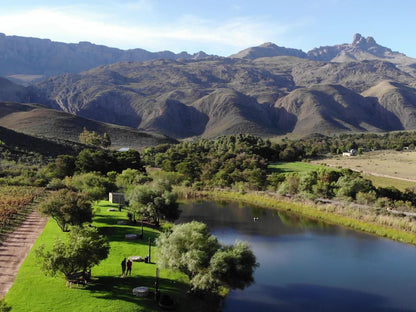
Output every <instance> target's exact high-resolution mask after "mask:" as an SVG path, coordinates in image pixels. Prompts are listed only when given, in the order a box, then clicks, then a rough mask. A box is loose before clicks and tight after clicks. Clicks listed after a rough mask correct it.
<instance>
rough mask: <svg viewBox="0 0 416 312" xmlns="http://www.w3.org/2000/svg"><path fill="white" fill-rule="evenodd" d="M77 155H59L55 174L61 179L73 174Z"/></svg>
mask: <svg viewBox="0 0 416 312" xmlns="http://www.w3.org/2000/svg"><path fill="white" fill-rule="evenodd" d="M75 169H76V166H75V157H74V156H70V155H59V156H58V157H57V158H56V160H55V170H54V175H55V177H57V178H59V179H63V178H65V177H67V176H72V175H73V174H74V172H75Z"/></svg>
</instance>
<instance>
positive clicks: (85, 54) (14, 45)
mask: <svg viewBox="0 0 416 312" xmlns="http://www.w3.org/2000/svg"><path fill="white" fill-rule="evenodd" d="M0 55H1V56H2V57H1V58H0V76H6V77H8V78H9V79H12V80H14V81H17V82H19V83H30V82H32V81H36V80H40V79H41V78H43V77H47V76H52V75H59V74H63V73H79V72H82V71H85V70H88V69H91V68H94V67H97V66H100V65H106V64H112V63H117V62H123V61H136V62H142V61H148V60H153V59H180V58H184V59H191V58H194V59H200V58H204V57H207V56H208V55H207V54H205V53H204V52H202V51H201V52H198V53H195V54H193V55H190V54H188V53H187V52H181V53H178V54H176V53H173V52H171V51H160V52H149V51H146V50H144V49H130V50H121V49H117V48H110V47H107V46H104V45H96V44H92V43H90V42H86V41H85V42H79V43H63V42H55V41H51V40H49V39H38V38H30V37H20V36H6V35H5V34H3V33H0Z"/></svg>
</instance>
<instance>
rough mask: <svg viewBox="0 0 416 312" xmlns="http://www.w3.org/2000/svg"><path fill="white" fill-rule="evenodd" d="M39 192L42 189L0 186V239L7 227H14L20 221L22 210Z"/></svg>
mask: <svg viewBox="0 0 416 312" xmlns="http://www.w3.org/2000/svg"><path fill="white" fill-rule="evenodd" d="M41 192H42V189H41V188H39V187H30V186H8V185H1V186H0V238H1V234H3V233H4V232H6V231H7V230H8V229H9V227H12V226H13V225H16V223H18V221H19V220H21V219H22V218H21V214H22V212H23V211H22V210H24V208H25V207H27V205H29V204H30V203H32V202H33V200H34V198H35V197H36V196H37V195H39V194H40V193H41ZM21 221H22V220H21ZM0 241H1V239H0Z"/></svg>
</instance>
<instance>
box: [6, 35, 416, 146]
mask: <svg viewBox="0 0 416 312" xmlns="http://www.w3.org/2000/svg"><path fill="white" fill-rule="evenodd" d="M17 39H19V40H17ZM2 40H3V42H5V41H7V40H15V41H18V42H20V45H19V47H20V48H19V50H15V52H14V54H13V53H12V54H11V55H12V57H9V58H8V61H4V60H1V61H0V63H1V62H5V64H6V63H7V66H4V67H3V65H2V66H0V68H2V69H1V72H0V74H2V75H4V76H6V77H8V78H14V79H15V80H14V81H17V80H16V77H26V78H27V77H31V75H32V76H42V77H44V76H48V77H47V78H46V79H43V80H42V81H39V82H36V83H31V84H30V85H28V86H21V85H17V84H15V83H12V82H10V81H8V80H6V79H2V80H0V100H3V101H12V102H25V103H27V102H34V103H40V104H43V105H46V106H48V107H50V108H53V109H56V110H61V111H64V112H67V113H70V114H73V115H77V116H80V117H83V118H87V120H97V121H101V122H105V123H111V124H116V125H121V126H127V127H130V128H136V129H139V130H140V131H152V132H160V133H162V134H164V135H168V136H170V137H173V138H189V137H216V136H219V135H224V134H233V133H241V132H244V133H251V134H255V135H261V136H274V135H280V134H287V133H291V132H293V133H296V134H300V135H302V134H310V133H323V134H331V133H340V132H346V131H355V132H357V131H360V132H361V131H392V130H414V129H416V59H414V58H411V57H407V56H406V55H404V54H402V53H399V52H394V51H392V50H391V49H389V48H386V47H383V46H381V45H379V44H377V42H376V41H375V40H374V39H373V38H372V37H367V38H364V37H362V36H361V35H359V34H356V35H354V38H353V41H352V43H351V44H340V45H335V46H325V47H319V48H315V49H313V50H311V51H309V52H303V51H301V50H297V49H290V48H284V47H279V46H277V45H275V44H273V43H265V44H262V45H260V46H258V47H252V48H248V49H245V50H243V51H240V52H239V53H236V54H233V55H231V56H229V57H219V56H208V55H206V54H205V53H203V52H200V53H198V54H195V55H189V54H187V53H181V54H174V53H171V52H170V53H169V52H158V53H155V54H152V53H151V52H143V51H144V50H140V49H135V50H128V51H122V50H118V49H113V48H107V47H104V46H96V45H93V44H90V43H79V44H72V45H71V44H63V43H54V42H52V41H48V40H40V39H34V38H27V40H28V42H31V43H32V44H33V45H35V43H39V42H40V45H41V46H48V45H49V46H53V45H56V49H57V50H53V49H51V50H52V51H51V53H52V52H53V51H55V52H53V53H56V55H60V53H58V52H56V51H58V50H59V49H64V50H63V51H66V52H65V53H68V54H63V55H67V62H68V64H69V63H70V62H73V63H72V64H73V66H71V70H68V68H66V67H65V66H64V65H65V63H63V62H62V61H60V60H59V58H58V56H57V57H56V58H50V60H52V61H50V60H49V61H48V60H47V59H46V58H45V55H44V54H42V53H40V52H39V51H43V50H42V49H41V48H36V49H35V48H34V46H33V47H32V48H31V49H29V48H27V46H26V48H24V46H25V45H24V43H23V42H24V40H23V39H22V37H8V36H3V37H2V36H1V35H0V55H2V53H3V52H2V51H3V50H5V51H6V50H7V51H10V49H11V48H10V45H9V44H2ZM87 47H88V49H87ZM22 50H24V51H26V52H27V53H26V54H25V53H23V52H19V51H22ZM29 51H32V52H29ZM33 51H38V52H36V53H35V52H33ZM80 51H81V52H80ZM86 51H88V53H87V52H86ZM139 52H140V53H139ZM8 53H11V52H8ZM31 53H32V54H31ZM53 53H52V54H53ZM95 53H97V54H98V56H96V57H94V56H93V55H95ZM124 53H127V54H124ZM4 54H7V53H4ZM7 55H9V54H7ZM116 55H117V57H116ZM123 55H124V56H123ZM126 55H130V56H133V55H135V58H134V57H132V58H130V59H129V58H127V56H126ZM138 55H145V56H146V57H147V59H146V58H144V59H139V58H138ZM69 56H71V57H72V58H71V57H69ZM30 57H33V58H35V59H37V60H38V61H37V62H34V64H35V65H31V66H27V67H25V65H24V62H23V60H27V59H29V58H30ZM63 58H64V57H63ZM123 58H124V59H123ZM58 60H59V61H58ZM75 60H83V61H82V62H81V63H79V64H82V66H81V65H77V64H78V63H75ZM98 63H100V64H98ZM68 66H69V65H68ZM17 69H19V70H20V69H21V71H18V70H17ZM19 75H20V76H19ZM29 81H30V79H27V80H26V83H28V82H29ZM50 111H53V110H50ZM16 118H17V117H16ZM6 119H9V117H7V118H6ZM1 120H3V121H4V118H3V119H0V126H1V125H3V124H2V123H1ZM9 124H10V123H9Z"/></svg>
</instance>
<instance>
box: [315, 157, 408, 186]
mask: <svg viewBox="0 0 416 312" xmlns="http://www.w3.org/2000/svg"><path fill="white" fill-rule="evenodd" d="M315 163H318V164H322V163H325V164H326V165H328V166H331V167H337V168H340V167H342V168H350V169H352V170H355V171H359V172H361V173H362V174H363V175H364V176H375V177H383V178H387V180H386V179H378V180H379V182H380V186H387V185H386V184H389V180H388V179H390V181H391V183H392V185H395V184H396V182H397V181H407V182H408V184H406V183H405V185H406V187H409V186H412V184H413V185H414V186H416V152H409V151H403V152H401V151H400V152H398V151H390V150H389V151H375V152H368V153H364V154H362V155H358V156H354V157H345V156H336V157H331V158H326V159H323V160H322V159H321V160H319V161H315ZM374 180H375V182H377V179H374ZM381 184H383V185H381ZM401 184H403V183H401ZM401 184H400V185H401ZM395 186H396V185H395ZM396 187H397V186H396ZM401 187H402V186H401Z"/></svg>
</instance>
